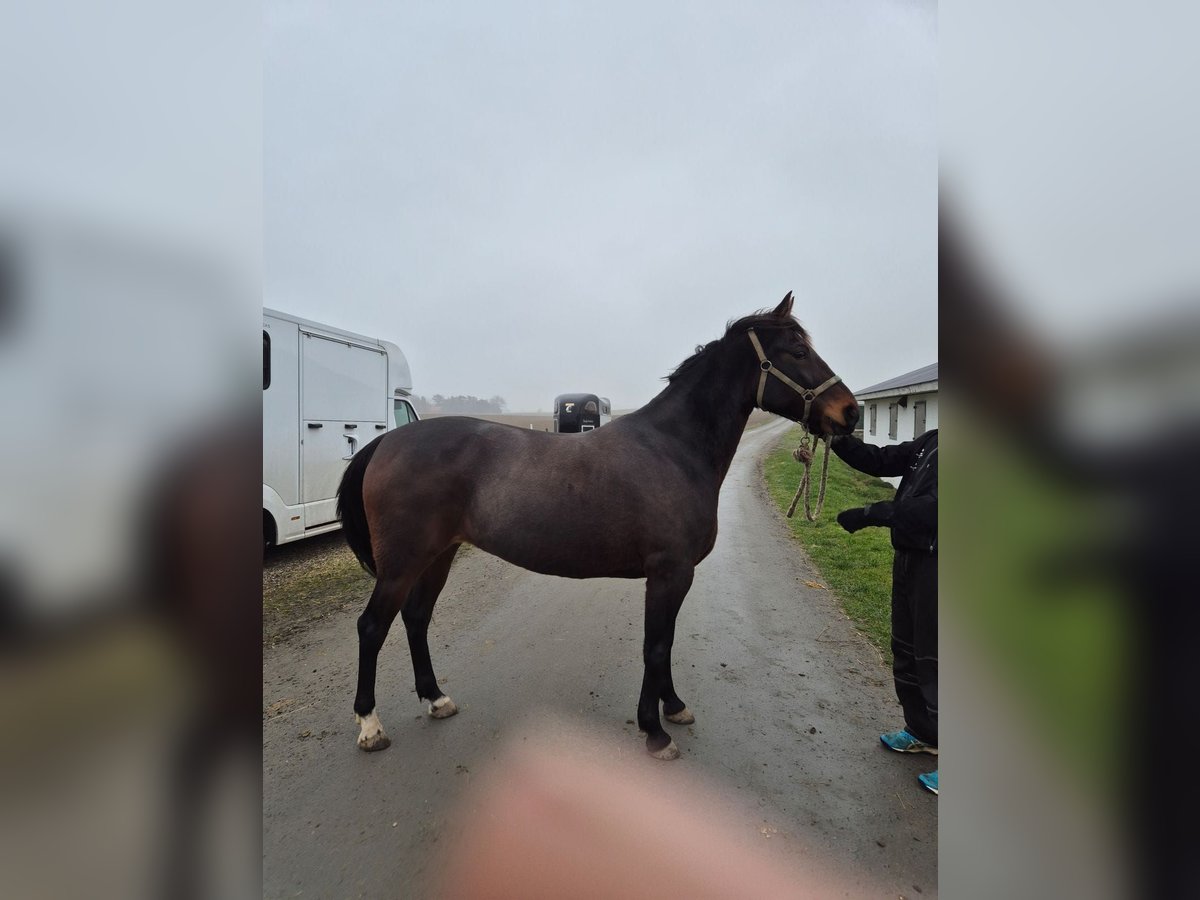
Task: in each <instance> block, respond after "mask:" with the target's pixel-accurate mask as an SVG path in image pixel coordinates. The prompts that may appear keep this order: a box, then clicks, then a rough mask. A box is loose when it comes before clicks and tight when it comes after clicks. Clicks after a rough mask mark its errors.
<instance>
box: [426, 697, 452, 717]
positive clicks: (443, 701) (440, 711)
mask: <svg viewBox="0 0 1200 900" xmlns="http://www.w3.org/2000/svg"><path fill="white" fill-rule="evenodd" d="M456 712H458V707H457V706H455V705H454V701H453V700H451V699H450V698H449V697H446V696H444V695H443V696H441V697H438V698H437V699H436V700H434V701H433V702H432V703H430V704H429V716H430V718H434V719H448V718H450V717H451V716H452V715H454V714H455V713H456Z"/></svg>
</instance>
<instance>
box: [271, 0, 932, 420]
mask: <svg viewBox="0 0 1200 900" xmlns="http://www.w3.org/2000/svg"><path fill="white" fill-rule="evenodd" d="M265 42H266V50H265V57H264V66H265V71H264V93H263V109H264V153H265V159H264V191H265V198H264V231H265V234H264V254H265V278H264V301H263V302H264V304H265V305H267V306H272V307H276V308H279V309H283V310H287V311H289V312H293V313H296V314H298V315H301V316H305V317H308V318H312V319H317V320H319V321H322V322H328V323H330V324H334V325H338V326H341V327H343V328H348V329H351V330H354V331H360V332H365V333H367V334H371V335H374V336H377V337H382V338H384V339H387V340H392V341H395V342H396V343H398V344H399V345H400V347H401V348H402V349H403V351H404V353H405V354H406V356H407V357H408V359H409V362H410V364H411V366H412V373H413V380H414V390H415V392H416V393H419V394H424V395H426V396H431V395H433V394H435V393H440V394H446V395H450V394H475V395H477V396H481V397H488V396H492V395H495V394H499V395H501V396H503V397H505V398H506V399H507V400H508V403H509V408H510V409H512V410H514V411H518V410H519V411H534V410H537V409H539V408H540V409H549V407H550V404H551V402H552V400H553V398H554V396H555V395H556V394H559V393H563V392H568V391H593V392H595V393H599V394H604V395H607V396H609V397H611V398H612V401H613V405H614V406H615V407H616V408H630V407H636V406H640V405H641V404H643V403H645V402H646V401H647V400H649V399H650V398H651V397H652V396H654V394H656V393H657V392H658V391H659V390H661V388H662V386H663V383H662V381H661V380H660V379H661V377H662V376H663V375H665V374H666V373H667V372H668V371H669V370H670V369H671V368H672V367H673V366H674V365H676V364H677V363H678V362H680V360H682V359H683V358H684V357H685V356H687V355H688V354H690V353H691V352H692V351H693V349H694V348H695V345H696V344H698V343H702V342H705V341H708V340H711V339H712V338H714V337H717V336H718V335H719V334H720V333H721V331H722V329H723V328H724V326H725V323H726V321H727V320H728V319H730V318H736V317H738V316H742V315H745V314H747V313H749V312H752V311H753V310H755V309H757V308H759V307H764V306H769V305H773V304H775V303H777V302H778V301H779V299H780V298H781V297H782V296H783V295H784V294H785V293H786V292H787V291H788V290H794V291H795V292H796V297H797V302H796V313H797V315H798V317H799V318H800V320H801V321H802V322H803V323H804V324H805V325H806V326H807V327H808V329H809V330H810V331H811V333H812V334H813V337H814V341H815V343H816V346H817V349H818V351H819V352H820V353H821V354H822V355H823V356H824V357H825V359H826V360H827V361H828V362H829V363H830V365H832V366H833V367H834V369H835V371H838V372H839V373H840V374H841V375H842V376H843V377H844V378H845V380H846V381H847V383H848V384H849V385H850V386H851V388H852V389H857V388H861V387H864V386H866V385H868V384H871V383H874V382H877V381H881V380H883V379H885V378H889V377H891V376H893V375H897V374H900V373H902V372H906V371H908V370H910V369H915V368H917V367H919V366H922V365H926V364H928V363H930V362H933V361H934V360H936V359H937V249H936V248H937V242H936V229H937V196H936V195H937V124H936V111H937V88H936V61H937V49H936V48H937V36H936V8H935V6H934V4H932V3H912V2H847V0H829V2H819V3H817V2H810V3H798V2H787V3H779V4H768V3H763V4H736V5H735V4H728V3H722V4H698V3H686V4H684V3H676V4H667V3H654V4H628V5H625V4H618V3H604V4H550V3H539V4H528V5H526V4H520V3H503V4H497V3H461V2H459V3H408V4H398V3H353V4H346V3H342V4H325V3H310V2H301V3H296V2H288V3H279V2H269V3H268V5H267V15H266V36H265Z"/></svg>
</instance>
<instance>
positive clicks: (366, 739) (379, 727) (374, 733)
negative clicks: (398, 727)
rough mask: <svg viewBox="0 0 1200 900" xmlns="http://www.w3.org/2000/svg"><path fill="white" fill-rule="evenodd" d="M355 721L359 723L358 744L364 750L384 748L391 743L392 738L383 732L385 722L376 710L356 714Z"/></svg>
mask: <svg viewBox="0 0 1200 900" xmlns="http://www.w3.org/2000/svg"><path fill="white" fill-rule="evenodd" d="M354 721H356V722H357V723H358V725H359V732H358V746H359V748H361V749H363V750H368V751H369V750H383V749H385V748H386V747H388V746H390V745H391V743H392V742H391V740H390V739H389V738H388V736H387V735H386V734H384V733H383V723H382V722H380V721H379V716H378V715H377V714H376V713H375V710H371V711H370V712H369V713H367V714H366V715H365V716H360V715H355V716H354Z"/></svg>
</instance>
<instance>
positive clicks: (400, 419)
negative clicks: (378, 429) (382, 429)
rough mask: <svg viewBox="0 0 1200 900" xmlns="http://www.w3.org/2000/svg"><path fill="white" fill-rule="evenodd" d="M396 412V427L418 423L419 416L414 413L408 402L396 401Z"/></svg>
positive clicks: (394, 404)
mask: <svg viewBox="0 0 1200 900" xmlns="http://www.w3.org/2000/svg"><path fill="white" fill-rule="evenodd" d="M392 408H393V409H394V411H395V416H396V427H397V428H399V427H400V426H401V425H407V424H408V423H409V422H415V421H417V414H416V413H415V412H413V408H412V407H411V406H409V405H408V401H407V400H396V401H394V402H393V404H392Z"/></svg>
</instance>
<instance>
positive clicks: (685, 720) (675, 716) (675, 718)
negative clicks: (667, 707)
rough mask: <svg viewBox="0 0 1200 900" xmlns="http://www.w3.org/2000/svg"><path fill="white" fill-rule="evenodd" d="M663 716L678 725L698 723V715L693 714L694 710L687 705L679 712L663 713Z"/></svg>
mask: <svg viewBox="0 0 1200 900" xmlns="http://www.w3.org/2000/svg"><path fill="white" fill-rule="evenodd" d="M663 718H664V719H666V720H667V721H668V722H674V723H675V724H676V725H694V724H696V717H695V716H693V715H692V711H691V710H690V709H688V708H687V707H686V706H685V707H684V708H683V709H681V710H680V711H679V712H677V713H670V714H667V713H663Z"/></svg>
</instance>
